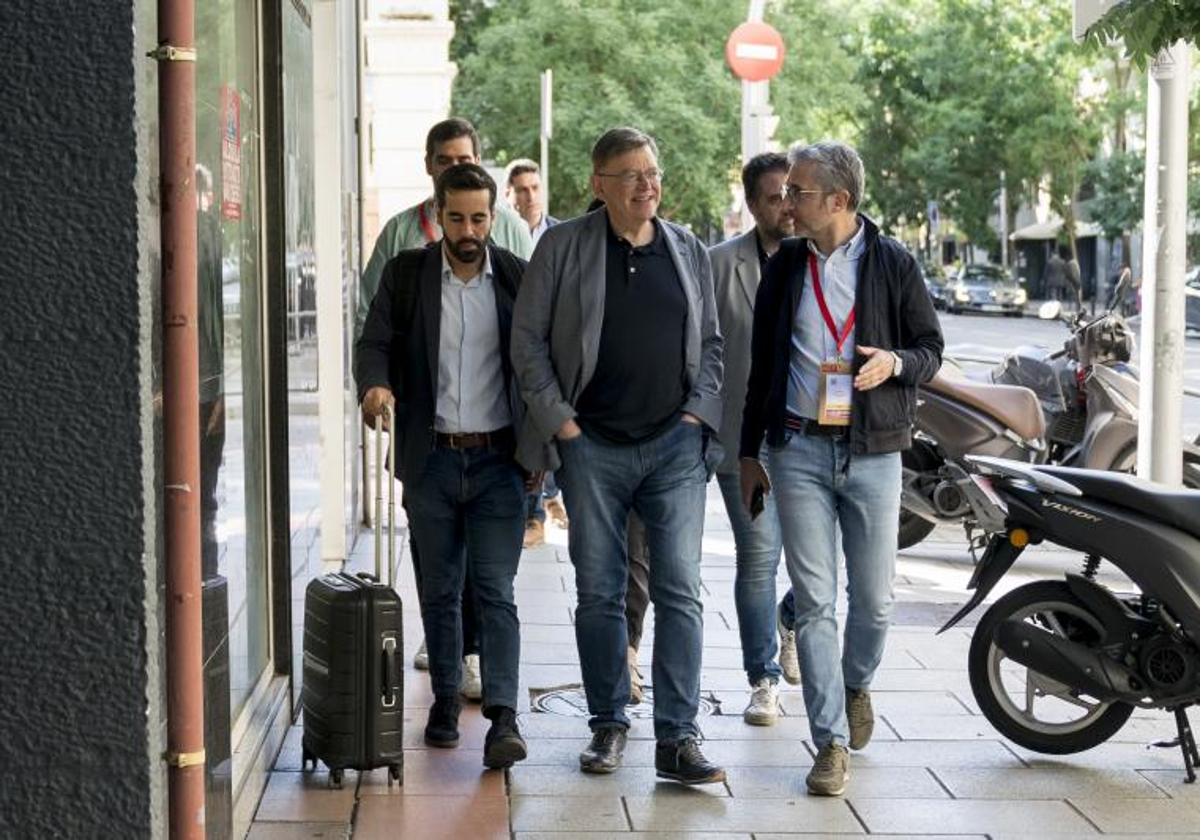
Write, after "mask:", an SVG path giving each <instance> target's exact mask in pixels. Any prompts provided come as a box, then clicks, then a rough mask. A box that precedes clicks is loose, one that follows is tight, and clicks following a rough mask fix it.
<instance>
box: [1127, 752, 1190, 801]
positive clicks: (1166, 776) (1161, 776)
mask: <svg viewBox="0 0 1200 840" xmlns="http://www.w3.org/2000/svg"><path fill="white" fill-rule="evenodd" d="M1140 772H1141V775H1142V776H1143V777H1145V778H1146V779H1148V780H1149V781H1151V782H1153V783H1154V785H1155V786H1157V787H1158V789H1159V790H1161V791H1163V792H1164V793H1166V794H1167V796H1169V797H1171V798H1172V799H1187V800H1190V801H1192V802H1200V782H1195V783H1193V784H1188V783H1187V781H1186V779H1185V776H1184V772H1183V761H1182V760H1181V761H1180V762H1179V769H1178V770H1142V771H1140Z"/></svg>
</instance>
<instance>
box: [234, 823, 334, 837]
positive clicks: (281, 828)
mask: <svg viewBox="0 0 1200 840" xmlns="http://www.w3.org/2000/svg"><path fill="white" fill-rule="evenodd" d="M350 831H351V828H350V822H349V821H348V820H347V821H346V822H344V823H336V822H319V823H318V822H309V823H296V822H256V823H254V824H253V825H252V826H251V827H250V833H249V834H247V835H246V840H349V838H350Z"/></svg>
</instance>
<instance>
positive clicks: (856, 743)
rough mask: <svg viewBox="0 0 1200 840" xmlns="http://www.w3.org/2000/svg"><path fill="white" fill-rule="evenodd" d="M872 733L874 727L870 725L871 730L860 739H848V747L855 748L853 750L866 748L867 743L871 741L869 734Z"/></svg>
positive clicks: (873, 732)
mask: <svg viewBox="0 0 1200 840" xmlns="http://www.w3.org/2000/svg"><path fill="white" fill-rule="evenodd" d="M874 734H875V727H874V726H872V727H871V731H870V732H868V733H867V734H866V735H865V736H863V737H862V738H861V739H856V738H851V739H850V749H852V750H855V751H858V750H861V749H866V746H867V744H869V743H871V736H872V735H874Z"/></svg>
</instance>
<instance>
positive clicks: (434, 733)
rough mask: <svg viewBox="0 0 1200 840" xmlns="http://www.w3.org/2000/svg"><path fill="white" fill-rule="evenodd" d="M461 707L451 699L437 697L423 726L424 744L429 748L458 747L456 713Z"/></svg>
mask: <svg viewBox="0 0 1200 840" xmlns="http://www.w3.org/2000/svg"><path fill="white" fill-rule="evenodd" d="M461 711H462V706H461V705H460V704H459V702H458V701H457V700H456V699H454V698H453V697H438V698H437V699H436V700H434V701H433V707H432V708H431V709H430V710H429V722H428V723H426V724H425V743H426V744H428V745H429V746H431V747H457V746H458V713H459V712H461Z"/></svg>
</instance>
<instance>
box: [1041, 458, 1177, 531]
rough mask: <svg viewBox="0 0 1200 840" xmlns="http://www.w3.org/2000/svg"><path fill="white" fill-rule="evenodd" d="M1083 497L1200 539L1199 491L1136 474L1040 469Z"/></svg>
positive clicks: (1063, 468)
mask: <svg viewBox="0 0 1200 840" xmlns="http://www.w3.org/2000/svg"><path fill="white" fill-rule="evenodd" d="M1035 469H1037V471H1038V472H1044V473H1047V474H1048V475H1052V476H1054V477H1055V478H1061V479H1062V480H1063V481H1066V482H1067V483H1069V484H1074V485H1075V486H1076V487H1078V488H1079V489H1080V490H1082V491H1083V493H1084V495H1086V496H1091V497H1092V498H1094V499H1099V500H1100V501H1102V502H1109V503H1111V504H1114V505H1118V506H1120V507H1125V508H1129V509H1130V510H1134V511H1137V512H1138V513H1141V514H1143V515H1145V516H1147V517H1149V518H1151V519H1157V520H1158V521H1160V522H1164V523H1166V524H1167V525H1170V526H1172V527H1173V528H1178V529H1179V530H1180V531H1183V532H1185V533H1188V534H1191V535H1192V536H1193V537H1196V538H1197V539H1200V490H1178V489H1176V488H1174V487H1167V486H1166V485H1163V484H1156V483H1154V482H1152V481H1146V480H1145V479H1143V478H1138V477H1137V476H1135V475H1129V474H1127V473H1118V472H1106V471H1104V470H1081V469H1078V468H1076V467H1051V466H1038V467H1036V468H1035Z"/></svg>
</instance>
